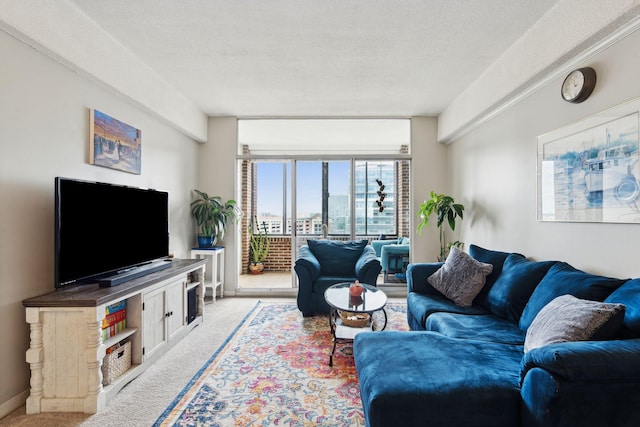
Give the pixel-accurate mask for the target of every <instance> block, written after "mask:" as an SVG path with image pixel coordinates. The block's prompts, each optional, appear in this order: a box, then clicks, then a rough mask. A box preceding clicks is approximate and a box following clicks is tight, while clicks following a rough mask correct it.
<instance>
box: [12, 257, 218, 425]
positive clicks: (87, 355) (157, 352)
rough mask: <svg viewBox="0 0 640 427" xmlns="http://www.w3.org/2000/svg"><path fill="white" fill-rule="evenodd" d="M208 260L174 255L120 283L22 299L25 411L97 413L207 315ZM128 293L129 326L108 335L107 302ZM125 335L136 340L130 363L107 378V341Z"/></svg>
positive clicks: (78, 287) (116, 300) (122, 298)
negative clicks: (26, 335) (27, 381)
mask: <svg viewBox="0 0 640 427" xmlns="http://www.w3.org/2000/svg"><path fill="white" fill-rule="evenodd" d="M205 263H206V261H205V260H194V259H185V260H179V259H174V260H172V261H171V267H170V268H168V269H164V270H161V271H158V272H154V273H151V274H148V275H146V276H143V277H139V278H136V279H133V280H131V281H128V282H125V283H122V284H120V285H118V286H115V287H111V288H101V287H99V285H98V284H97V283H96V284H89V285H82V286H76V287H71V288H63V289H59V290H56V291H55V292H52V293H49V294H46V295H42V296H38V297H34V298H29V299H26V300H24V301H23V302H22V304H23V305H24V306H25V307H26V318H27V322H28V323H29V325H30V329H31V334H30V339H31V343H30V347H29V349H28V350H27V355H26V359H27V362H28V363H29V365H30V368H31V389H30V395H29V397H28V398H27V404H26V407H27V414H37V413H40V412H84V413H96V412H98V411H100V410H101V409H103V408H104V407H106V406H107V405H108V404H109V402H110V401H111V400H112V399H113V397H114V396H115V395H116V394H117V393H118V391H120V390H121V389H122V387H124V386H125V385H126V384H127V383H128V382H130V381H131V380H133V379H134V378H135V377H137V376H138V375H140V374H141V373H142V372H143V371H144V370H145V369H147V368H148V367H149V366H151V365H152V364H153V363H154V362H155V361H156V360H157V359H158V358H160V356H162V355H163V354H164V353H165V352H166V351H167V350H169V349H170V348H171V347H172V346H173V345H175V344H176V343H177V342H178V341H180V340H181V339H182V338H183V337H184V336H185V335H186V334H187V333H188V332H189V331H190V330H191V329H193V328H194V327H195V326H196V325H199V324H200V323H202V319H203V314H204V292H205V289H204V270H205ZM194 289H195V291H194ZM194 292H195V295H196V313H195V318H194V319H192V320H191V322H189V319H188V318H187V313H188V306H187V304H188V295H189V294H190V295H192V296H193V295H194ZM123 300H126V306H127V312H126V319H127V329H125V330H124V331H122V332H120V333H118V334H117V335H115V336H113V337H111V338H108V339H107V340H106V341H103V339H102V319H104V318H105V307H106V306H108V305H110V304H113V303H116V302H119V301H123ZM122 340H130V341H131V368H130V369H129V370H127V371H126V372H125V373H124V374H122V375H121V376H120V377H118V378H117V379H115V380H114V381H113V382H112V383H111V384H109V385H106V386H103V385H102V382H103V381H102V380H103V377H102V360H103V358H104V357H105V352H106V349H107V348H108V347H110V346H111V345H113V344H116V343H118V342H120V341H122Z"/></svg>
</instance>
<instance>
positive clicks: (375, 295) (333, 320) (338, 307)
mask: <svg viewBox="0 0 640 427" xmlns="http://www.w3.org/2000/svg"><path fill="white" fill-rule="evenodd" d="M350 286H351V283H350V282H342V283H337V284H335V285H333V286H330V287H329V288H328V289H327V290H326V291H325V292H324V299H325V301H327V304H329V307H330V308H331V310H330V313H329V328H330V329H331V335H332V337H333V349H332V350H331V354H330V355H329V366H333V354H334V353H335V351H336V345H337V344H348V343H352V342H353V339H354V338H355V336H356V335H357V334H359V333H360V332H363V331H375V330H378V331H383V330H384V328H386V327H387V312H386V311H385V309H384V307H385V305H386V304H387V296H386V295H385V293H384V292H382V291H381V290H380V289H378V288H376V287H375V286H371V285H368V284H364V283H363V284H362V286H363V287H364V291H363V292H362V295H361V296H359V297H352V296H351V295H350V294H349V287H350ZM377 311H380V312H382V315H383V316H384V323H383V324H382V327H380V328H375V327H374V321H373V314H374V313H375V312H377ZM340 312H348V313H352V314H355V315H357V314H367V315H369V320H368V322H367V323H366V324H365V325H363V326H361V327H357V326H356V327H352V326H347V325H345V324H344V323H343V321H342V318H341V316H340Z"/></svg>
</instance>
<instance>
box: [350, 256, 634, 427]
mask: <svg viewBox="0 0 640 427" xmlns="http://www.w3.org/2000/svg"><path fill="white" fill-rule="evenodd" d="M469 255H471V256H472V257H473V259H474V260H476V261H479V262H482V263H485V264H491V266H492V272H491V274H489V275H488V276H486V279H485V283H484V286H483V287H482V290H481V291H480V293H479V294H478V295H477V296H476V297H475V299H473V303H472V304H471V305H469V306H460V305H457V304H455V303H453V302H452V301H451V300H450V299H448V298H446V297H445V296H444V295H443V294H442V293H440V292H439V291H437V290H435V289H434V288H433V287H432V286H431V285H430V284H429V282H428V281H427V278H428V277H430V276H431V275H432V274H434V273H435V272H436V271H438V270H439V269H440V268H441V267H442V265H443V263H433V264H411V265H409V267H408V269H407V286H408V296H407V319H408V322H409V325H410V327H411V329H412V331H411V332H394V331H383V332H366V333H361V334H358V335H357V336H356V338H355V342H354V357H355V363H356V369H357V372H358V377H359V381H360V393H361V398H362V404H363V408H364V413H365V419H366V424H367V426H369V427H377V426H396V425H402V426H426V425H428V426H638V425H640V279H632V280H627V279H616V278H610V277H603V276H598V275H594V274H589V273H587V272H584V271H580V270H578V269H575V268H573V267H572V266H570V265H569V264H567V263H564V262H555V261H553V262H549V261H543V262H535V261H531V260H528V259H526V258H525V257H524V256H522V255H520V254H516V253H507V252H498V251H492V250H487V249H483V248H480V247H478V246H474V245H472V246H471V247H470V250H469ZM565 294H568V295H573V296H575V297H577V299H576V298H572V297H566V296H564V297H561V296H562V295H565ZM558 297H560V298H558ZM567 299H571V300H572V301H574V300H575V301H578V302H583V303H586V304H590V305H597V306H607V307H614V308H616V310H615V312H616V314H612V315H611V317H610V318H609V319H608V320H607V321H606V322H605V323H604V325H601V326H599V329H598V330H597V332H596V333H595V334H594V335H593V338H586V339H583V340H578V341H563V340H559V341H555V342H554V341H553V340H552V341H550V342H551V343H549V344H546V345H541V346H538V347H535V348H530V349H528V350H527V351H525V348H526V347H525V345H528V344H529V342H530V341H532V340H533V338H535V337H534V335H537V336H538V337H539V336H540V334H542V335H543V336H544V334H547V333H548V331H549V330H553V329H557V328H558V326H557V325H561V326H563V327H564V325H565V323H563V322H564V319H562V318H563V317H565V316H567V313H572V312H573V309H572V308H571V307H569V308H565V307H564V306H562V307H563V308H562V309H557V308H556V306H555V305H554V304H557V302H558V301H561V300H567ZM594 301H603V302H605V303H607V304H598V303H594ZM578 312H579V310H578ZM596 312H597V313H599V312H600V311H599V310H596ZM554 316H559V318H560V319H559V320H558V321H557V322H556V321H555V319H554ZM550 319H551V320H552V321H551V322H549V320H550ZM545 321H547V322H548V323H544V322H545ZM586 329H588V327H587V326H584V327H582V326H580V327H574V328H573V329H571V328H567V330H566V331H562V332H563V333H564V332H569V333H570V334H571V333H576V334H580V333H584V332H585V330H586ZM589 333H591V331H590V332H589ZM601 333H602V334H601ZM587 336H588V335H587ZM596 336H597V338H596Z"/></svg>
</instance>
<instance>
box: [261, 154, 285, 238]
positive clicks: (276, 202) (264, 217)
mask: <svg viewBox="0 0 640 427" xmlns="http://www.w3.org/2000/svg"><path fill="white" fill-rule="evenodd" d="M253 167H254V168H255V169H254V176H255V183H254V186H255V190H256V191H255V194H254V195H255V205H254V211H253V212H252V218H257V220H258V224H262V223H264V224H266V226H267V231H268V232H269V234H271V235H282V234H290V233H291V221H290V218H291V200H290V199H291V198H290V197H288V195H289V194H290V193H291V164H290V163H289V162H267V161H260V162H256V163H254V166H253Z"/></svg>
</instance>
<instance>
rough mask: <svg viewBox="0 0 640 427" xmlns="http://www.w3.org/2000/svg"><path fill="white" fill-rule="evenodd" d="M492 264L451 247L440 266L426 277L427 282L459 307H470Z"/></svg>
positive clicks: (491, 268) (489, 272)
mask: <svg viewBox="0 0 640 427" xmlns="http://www.w3.org/2000/svg"><path fill="white" fill-rule="evenodd" d="M492 271H493V265H491V264H485V263H483V262H480V261H478V260H476V259H474V258H472V257H471V256H470V255H467V254H466V253H464V252H462V251H461V250H460V249H458V248H456V247H455V246H452V247H451V250H450V251H449V255H448V256H447V260H446V261H445V262H444V264H443V265H442V267H440V268H439V269H438V271H436V272H435V273H433V274H432V275H431V276H429V277H428V278H427V282H428V283H429V284H430V285H431V286H433V287H434V288H435V289H436V290H438V291H439V292H440V293H441V294H442V295H444V296H445V297H447V298H448V299H450V300H451V301H453V302H454V303H455V304H456V305H458V306H460V307H470V306H471V304H472V303H473V299H474V298H475V297H476V296H477V295H478V294H479V293H480V291H481V290H482V287H483V286H484V284H485V283H486V280H487V275H489V274H491V272H492Z"/></svg>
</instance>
